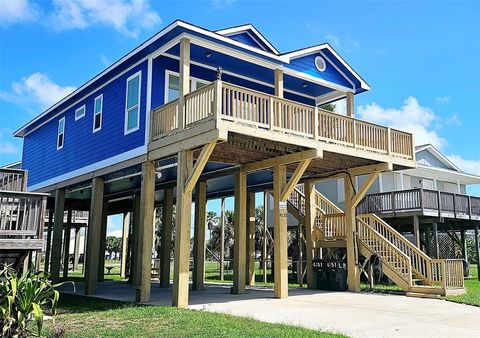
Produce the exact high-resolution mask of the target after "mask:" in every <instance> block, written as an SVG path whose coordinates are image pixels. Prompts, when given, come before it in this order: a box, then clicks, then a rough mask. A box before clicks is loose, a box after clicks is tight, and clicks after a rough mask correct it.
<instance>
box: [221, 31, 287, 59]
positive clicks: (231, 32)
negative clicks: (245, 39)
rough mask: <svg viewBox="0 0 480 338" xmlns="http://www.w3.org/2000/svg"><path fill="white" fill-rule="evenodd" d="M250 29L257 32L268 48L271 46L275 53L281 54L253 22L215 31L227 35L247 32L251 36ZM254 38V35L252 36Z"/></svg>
mask: <svg viewBox="0 0 480 338" xmlns="http://www.w3.org/2000/svg"><path fill="white" fill-rule="evenodd" d="M248 30H251V31H253V32H254V33H255V35H256V36H257V37H258V38H259V39H260V40H261V41H262V42H263V43H264V44H265V45H267V46H268V48H270V49H271V50H272V52H274V53H275V54H277V55H278V54H280V52H279V51H278V50H277V49H276V48H275V47H274V46H273V45H272V44H271V43H270V42H269V41H268V40H267V39H265V37H264V36H263V35H262V33H260V32H259V31H258V30H257V29H256V28H255V26H253V25H252V24H246V25H241V26H236V27H230V28H224V29H220V30H217V31H215V33H217V34H220V35H226V36H230V35H233V34H240V33H243V32H247V33H248V34H249V35H250V36H252V35H251V34H250V33H249V32H248ZM252 38H253V36H252Z"/></svg>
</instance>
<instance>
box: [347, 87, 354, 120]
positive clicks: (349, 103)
mask: <svg viewBox="0 0 480 338" xmlns="http://www.w3.org/2000/svg"><path fill="white" fill-rule="evenodd" d="M346 101H347V116H350V117H354V116H355V106H354V95H353V93H351V92H348V93H346Z"/></svg>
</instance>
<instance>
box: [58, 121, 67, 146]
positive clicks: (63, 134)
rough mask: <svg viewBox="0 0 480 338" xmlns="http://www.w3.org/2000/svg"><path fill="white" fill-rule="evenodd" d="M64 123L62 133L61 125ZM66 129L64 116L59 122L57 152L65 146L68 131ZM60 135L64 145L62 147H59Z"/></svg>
mask: <svg viewBox="0 0 480 338" xmlns="http://www.w3.org/2000/svg"><path fill="white" fill-rule="evenodd" d="M62 122H63V130H62V132H60V123H62ZM65 127H66V122H65V116H64V117H62V118H61V119H60V120H58V127H57V139H56V142H57V150H60V149H63V146H64V145H65V129H66V128H65ZM60 135H62V145H61V146H59V145H58V138H59V136H60Z"/></svg>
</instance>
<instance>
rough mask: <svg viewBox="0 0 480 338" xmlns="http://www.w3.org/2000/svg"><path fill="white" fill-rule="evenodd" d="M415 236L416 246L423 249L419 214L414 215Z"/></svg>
mask: <svg viewBox="0 0 480 338" xmlns="http://www.w3.org/2000/svg"><path fill="white" fill-rule="evenodd" d="M413 236H414V237H415V246H416V247H417V248H419V249H420V250H422V248H421V246H420V222H419V219H418V216H413Z"/></svg>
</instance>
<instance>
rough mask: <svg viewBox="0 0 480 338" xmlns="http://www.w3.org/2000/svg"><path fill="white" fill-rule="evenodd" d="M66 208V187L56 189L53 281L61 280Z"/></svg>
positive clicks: (52, 264)
mask: <svg viewBox="0 0 480 338" xmlns="http://www.w3.org/2000/svg"><path fill="white" fill-rule="evenodd" d="M64 210H65V188H60V189H57V190H56V191H55V214H54V223H53V240H52V258H51V259H52V261H51V278H52V282H53V283H58V282H59V280H60V260H61V258H62V232H63V214H64Z"/></svg>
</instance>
